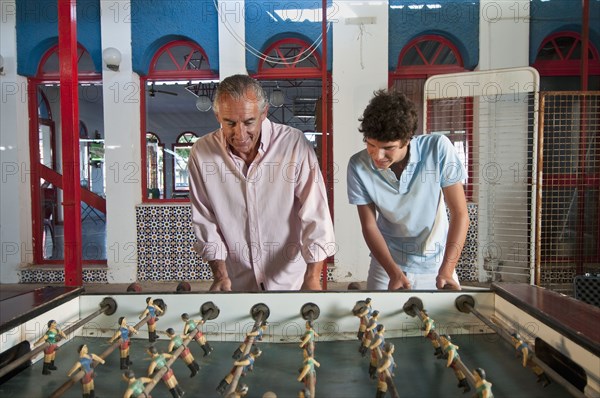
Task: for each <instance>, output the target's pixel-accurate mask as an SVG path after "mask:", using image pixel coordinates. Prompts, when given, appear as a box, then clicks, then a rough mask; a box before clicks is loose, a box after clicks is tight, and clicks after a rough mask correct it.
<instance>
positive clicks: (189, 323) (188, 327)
mask: <svg viewBox="0 0 600 398" xmlns="http://www.w3.org/2000/svg"><path fill="white" fill-rule="evenodd" d="M181 320H182V321H183V322H184V325H183V334H184V335H186V336H187V335H188V334H190V333H192V332H193V331H194V330H196V329H198V332H196V334H195V335H194V341H196V343H198V345H199V346H200V348H202V351H204V355H203V356H208V355H210V353H211V352H212V351H213V348H212V347H211V346H210V344H208V341H206V336H205V335H204V333H202V330H200V329H199V328H198V327H199V326H202V325H203V324H204V319H201V320H199V321H195V320H193V319H190V316H189V315H188V314H187V312H184V313H183V314H181Z"/></svg>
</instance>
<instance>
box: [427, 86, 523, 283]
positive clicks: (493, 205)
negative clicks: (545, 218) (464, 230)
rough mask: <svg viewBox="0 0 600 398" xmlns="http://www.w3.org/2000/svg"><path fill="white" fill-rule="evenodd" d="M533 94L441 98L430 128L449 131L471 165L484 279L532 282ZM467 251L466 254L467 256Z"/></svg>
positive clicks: (432, 105)
mask: <svg viewBox="0 0 600 398" xmlns="http://www.w3.org/2000/svg"><path fill="white" fill-rule="evenodd" d="M530 96H531V95H530V94H526V93H523V94H521V95H513V94H511V95H503V96H498V97H497V98H494V99H493V100H491V99H489V98H487V99H484V98H481V97H478V96H475V97H470V98H454V99H436V100H431V101H429V103H428V111H427V117H428V123H427V133H434V134H444V135H447V136H448V137H449V138H450V140H451V141H452V142H453V143H454V146H455V148H456V150H457V151H458V153H459V156H460V157H461V158H462V159H463V162H464V164H465V167H466V169H467V175H468V177H467V179H466V180H465V181H464V186H465V193H466V195H467V200H468V201H469V203H471V204H474V205H476V206H477V210H478V211H477V213H478V218H477V220H476V224H474V223H473V221H472V222H471V230H472V232H471V234H468V236H467V239H468V240H469V239H472V233H473V232H474V231H475V229H476V231H477V234H476V236H478V237H479V242H478V244H479V246H478V249H479V250H478V253H477V254H478V255H479V261H478V262H477V264H481V265H482V267H481V269H480V271H479V275H478V279H479V280H480V281H521V282H528V281H529V279H530V269H531V257H530V254H531V250H532V245H531V238H530V237H531V228H530V225H531V219H530V213H531V198H532V197H531V195H532V184H531V179H530V178H528V176H530V175H531V173H532V168H533V160H532V155H533V153H534V152H533V138H532V137H533V123H534V119H533V112H532V105H533V101H532V99H531V98H530ZM464 255H467V253H463V256H464Z"/></svg>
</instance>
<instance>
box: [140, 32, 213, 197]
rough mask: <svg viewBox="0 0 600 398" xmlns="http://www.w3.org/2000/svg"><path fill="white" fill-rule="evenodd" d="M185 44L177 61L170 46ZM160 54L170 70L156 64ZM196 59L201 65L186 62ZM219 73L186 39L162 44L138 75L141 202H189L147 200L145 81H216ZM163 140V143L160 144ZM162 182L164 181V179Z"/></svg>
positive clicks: (195, 46) (193, 44)
mask: <svg viewBox="0 0 600 398" xmlns="http://www.w3.org/2000/svg"><path fill="white" fill-rule="evenodd" d="M181 46H187V47H188V48H189V52H188V54H187V56H186V57H185V58H184V60H183V62H180V61H178V60H177V59H176V57H175V55H173V52H172V50H173V48H175V47H181ZM162 56H166V57H168V58H167V59H170V60H171V62H172V66H173V69H160V67H159V66H158V61H159V59H160V58H161V57H162ZM195 56H199V58H197V59H195V58H194V57H195ZM194 60H197V61H198V62H199V63H200V65H201V66H202V67H201V68H192V67H190V65H192V64H193V62H192V61H194ZM218 78H219V76H218V75H217V74H215V73H214V72H212V71H211V69H210V62H209V59H208V56H207V55H206V52H205V51H204V49H203V48H202V47H201V46H200V45H198V44H196V43H195V42H193V41H190V40H174V41H171V42H169V43H167V44H165V45H163V46H162V47H160V48H159V49H158V50H157V51H156V53H155V54H154V56H153V57H152V60H151V61H150V68H149V70H148V75H147V76H142V77H141V78H140V86H141V87H140V92H141V96H140V98H141V100H140V116H141V121H140V127H141V129H140V141H141V155H142V168H141V169H142V184H141V189H142V202H144V203H165V202H189V199H173V198H165V199H151V198H148V165H147V164H146V156H147V153H146V133H147V131H146V87H147V84H148V82H152V81H160V80H169V81H177V80H180V81H182V82H186V81H189V80H218ZM164 144H165V143H163V145H164ZM165 184H167V182H166V181H165Z"/></svg>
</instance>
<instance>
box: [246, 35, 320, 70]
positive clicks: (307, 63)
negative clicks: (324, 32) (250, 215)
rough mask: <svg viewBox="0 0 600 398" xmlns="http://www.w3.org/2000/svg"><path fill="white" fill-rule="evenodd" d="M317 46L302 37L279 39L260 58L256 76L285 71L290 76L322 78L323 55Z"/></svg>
mask: <svg viewBox="0 0 600 398" xmlns="http://www.w3.org/2000/svg"><path fill="white" fill-rule="evenodd" d="M316 48H317V47H315V45H314V43H313V44H312V45H311V44H309V43H307V42H306V41H304V40H301V39H296V38H287V39H282V40H278V41H276V42H275V43H273V44H271V45H270V46H269V47H267V49H266V50H265V51H264V53H263V54H264V58H262V59H261V60H260V63H259V65H258V74H257V76H256V77H257V78H267V77H269V76H272V77H277V76H281V74H282V73H283V74H285V75H286V76H288V78H289V77H292V76H298V77H302V78H310V77H314V78H320V77H321V57H320V55H319V53H318V52H317V51H316ZM282 69H283V70H282ZM284 70H285V71H284Z"/></svg>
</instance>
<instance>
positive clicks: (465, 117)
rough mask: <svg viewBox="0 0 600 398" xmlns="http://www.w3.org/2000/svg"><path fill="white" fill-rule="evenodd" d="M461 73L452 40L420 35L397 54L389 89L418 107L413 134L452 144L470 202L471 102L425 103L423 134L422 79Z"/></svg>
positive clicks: (462, 99) (446, 100) (423, 80)
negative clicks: (433, 135)
mask: <svg viewBox="0 0 600 398" xmlns="http://www.w3.org/2000/svg"><path fill="white" fill-rule="evenodd" d="M464 71H466V69H465V68H464V65H463V60H462V56H461V54H460V51H458V49H457V47H456V46H455V45H454V44H453V43H452V42H451V41H449V40H448V39H446V38H445V37H442V36H437V35H424V36H419V37H417V38H415V39H414V40H412V41H410V42H409V43H408V44H407V45H406V46H405V47H404V48H403V49H402V51H401V52H400V55H399V56H398V65H397V67H396V70H395V71H394V72H392V73H391V74H390V87H393V88H395V89H396V90H400V91H401V92H403V93H404V94H405V95H406V96H408V97H409V98H410V99H411V100H412V101H413V102H414V103H415V105H416V106H417V111H418V113H419V126H418V128H417V132H416V134H431V133H437V134H443V135H445V136H447V137H448V138H449V139H450V141H452V142H453V144H454V146H455V147H456V150H457V151H458V153H459V156H460V157H461V160H462V161H463V164H464V165H465V167H466V169H467V181H464V183H465V191H466V194H467V199H471V196H472V193H471V192H472V188H471V186H470V184H469V180H470V179H471V178H470V177H471V174H472V171H471V170H470V168H469V155H470V153H471V152H472V149H471V146H472V132H473V128H472V125H473V121H472V107H473V106H472V99H471V98H456V99H439V100H430V101H428V103H427V131H425V132H424V131H423V116H424V110H423V98H424V95H423V87H424V85H425V80H427V78H428V77H430V76H433V75H440V74H445V73H457V72H464Z"/></svg>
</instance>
